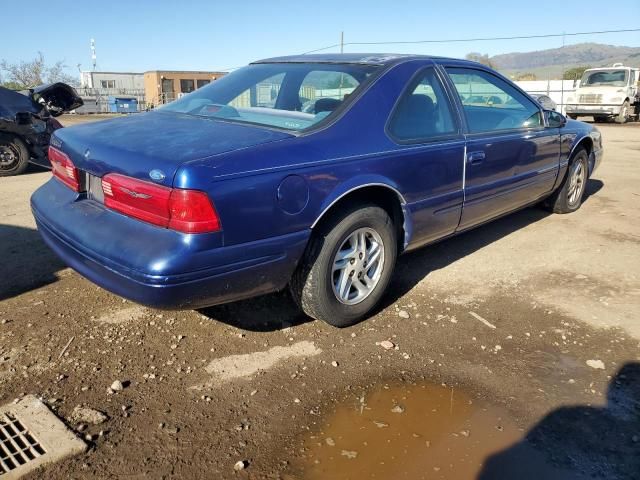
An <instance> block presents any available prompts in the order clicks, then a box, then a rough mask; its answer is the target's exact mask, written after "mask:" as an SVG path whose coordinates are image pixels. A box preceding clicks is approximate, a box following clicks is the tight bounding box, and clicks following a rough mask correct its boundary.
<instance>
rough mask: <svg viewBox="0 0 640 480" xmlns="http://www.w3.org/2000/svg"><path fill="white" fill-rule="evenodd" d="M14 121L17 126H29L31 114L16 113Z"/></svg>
mask: <svg viewBox="0 0 640 480" xmlns="http://www.w3.org/2000/svg"><path fill="white" fill-rule="evenodd" d="M15 121H16V124H18V125H29V124H30V123H31V113H29V112H18V113H16V116H15Z"/></svg>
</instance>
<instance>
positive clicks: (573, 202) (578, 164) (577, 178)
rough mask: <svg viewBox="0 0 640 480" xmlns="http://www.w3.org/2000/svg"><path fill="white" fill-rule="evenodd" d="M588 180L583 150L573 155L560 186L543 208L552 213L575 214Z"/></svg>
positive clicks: (587, 166)
mask: <svg viewBox="0 0 640 480" xmlns="http://www.w3.org/2000/svg"><path fill="white" fill-rule="evenodd" d="M588 179H589V156H588V155H587V151H586V150H585V149H584V148H580V149H579V150H578V151H577V152H575V153H574V155H573V157H572V158H571V161H570V162H569V168H568V169H567V174H566V175H565V177H564V180H563V181H562V184H561V185H560V186H559V187H558V188H557V190H556V191H555V192H554V193H553V194H552V195H551V196H550V197H549V198H548V199H547V200H546V202H545V206H546V207H547V208H548V209H549V210H551V211H552V212H553V213H571V212H575V211H576V210H578V209H579V208H580V205H582V197H583V196H584V192H585V189H586V187H587V180H588Z"/></svg>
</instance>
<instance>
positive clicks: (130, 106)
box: [107, 96, 138, 113]
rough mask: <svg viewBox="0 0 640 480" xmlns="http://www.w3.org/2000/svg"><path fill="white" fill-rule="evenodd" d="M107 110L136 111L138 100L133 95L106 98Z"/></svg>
mask: <svg viewBox="0 0 640 480" xmlns="http://www.w3.org/2000/svg"><path fill="white" fill-rule="evenodd" d="M107 103H108V105H109V112H111V113H133V112H137V111H138V100H137V99H135V98H133V97H112V96H110V97H109V98H108V99H107Z"/></svg>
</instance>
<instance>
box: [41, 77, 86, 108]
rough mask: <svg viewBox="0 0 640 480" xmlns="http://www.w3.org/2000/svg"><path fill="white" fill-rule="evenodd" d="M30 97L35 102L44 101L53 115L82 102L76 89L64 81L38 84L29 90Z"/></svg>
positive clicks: (76, 106) (75, 106) (80, 104)
mask: <svg viewBox="0 0 640 480" xmlns="http://www.w3.org/2000/svg"><path fill="white" fill-rule="evenodd" d="M31 92H32V93H31V98H32V99H33V101H34V102H36V103H44V105H46V107H47V109H48V110H49V113H51V115H53V116H54V117H57V116H58V115H62V114H63V113H64V112H68V111H69V110H73V109H75V108H78V107H81V106H82V105H83V104H84V102H83V101H82V99H81V98H80V97H79V96H78V94H77V93H76V91H75V90H74V89H73V88H72V87H70V86H69V85H67V84H66V83H61V82H58V83H50V84H48V85H40V86H39V87H36V88H34V89H32V90H31Z"/></svg>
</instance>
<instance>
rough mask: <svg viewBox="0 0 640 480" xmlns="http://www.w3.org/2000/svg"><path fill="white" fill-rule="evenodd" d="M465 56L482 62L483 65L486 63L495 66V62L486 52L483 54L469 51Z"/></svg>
mask: <svg viewBox="0 0 640 480" xmlns="http://www.w3.org/2000/svg"><path fill="white" fill-rule="evenodd" d="M464 58H466V59H467V60H471V61H473V62H478V63H481V64H483V65H486V66H487V67H490V68H494V65H493V62H492V61H491V59H490V58H489V55H488V54H486V53H485V54H484V55H483V54H482V53H478V52H471V53H467V54H466V55H465V57H464Z"/></svg>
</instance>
